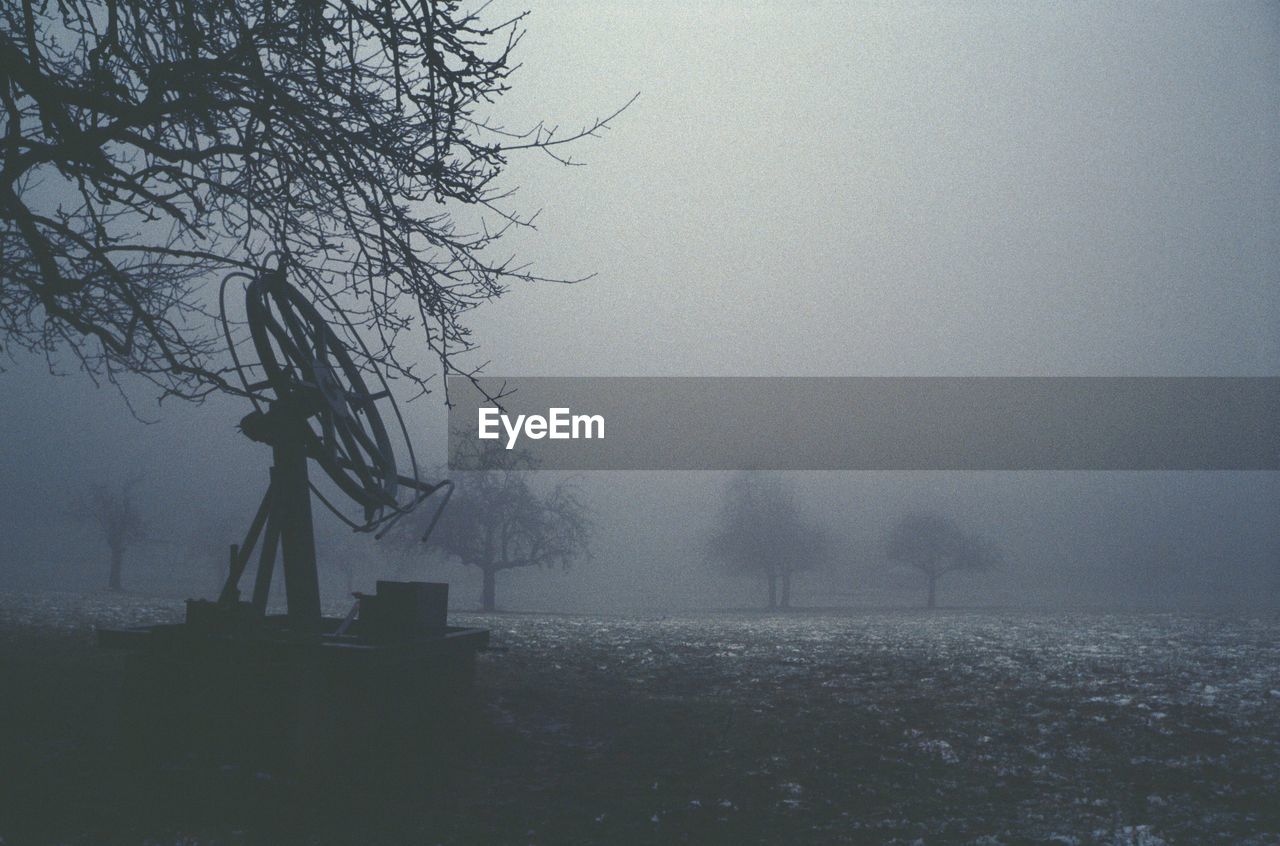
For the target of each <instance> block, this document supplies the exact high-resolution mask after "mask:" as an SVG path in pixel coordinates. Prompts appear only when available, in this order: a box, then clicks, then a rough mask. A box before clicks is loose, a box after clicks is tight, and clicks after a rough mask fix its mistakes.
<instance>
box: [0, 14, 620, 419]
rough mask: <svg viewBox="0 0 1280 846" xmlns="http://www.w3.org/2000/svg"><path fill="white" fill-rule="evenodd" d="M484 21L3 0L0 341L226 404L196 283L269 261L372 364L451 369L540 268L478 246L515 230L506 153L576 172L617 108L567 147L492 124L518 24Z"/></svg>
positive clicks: (101, 374) (216, 347)
mask: <svg viewBox="0 0 1280 846" xmlns="http://www.w3.org/2000/svg"><path fill="white" fill-rule="evenodd" d="M481 8H483V7H481ZM479 15H480V12H479V11H476V12H467V11H463V10H461V9H460V8H459V4H458V3H457V2H451V1H450V0H429V2H410V0H315V2H307V3H277V2H269V0H186V1H185V2H181V3H156V2H151V0H60V2H57V3H50V2H43V3H37V2H33V0H18V1H17V2H12V3H5V4H4V5H3V7H0V22H2V24H0V339H2V345H3V347H4V348H6V349H10V350H12V349H18V348H22V349H26V350H29V351H34V352H37V353H42V354H44V355H45V356H46V357H48V358H49V360H50V362H51V366H53V362H54V360H55V357H56V356H57V355H58V354H59V351H60V350H68V351H70V353H72V354H73V355H74V356H75V357H76V358H77V359H78V360H79V362H80V364H81V366H82V368H83V369H84V370H86V371H87V372H88V373H90V374H91V375H92V376H93V377H94V378H95V379H96V378H104V379H106V380H108V381H110V382H112V383H116V380H117V377H118V375H119V373H121V372H123V371H129V372H133V373H137V374H141V375H142V376H144V377H145V378H147V379H149V380H151V381H152V382H153V383H155V384H156V385H157V386H158V387H159V388H160V390H161V397H164V396H167V395H178V396H183V397H187V398H192V399H198V398H202V397H204V396H206V395H208V394H209V393H210V392H212V391H215V390H219V389H222V390H234V389H233V388H231V386H230V385H229V383H228V382H227V381H226V380H225V377H226V374H227V373H228V370H227V367H226V361H225V359H224V358H222V356H221V351H222V347H223V343H222V339H221V338H220V337H219V336H218V333H217V330H216V328H215V323H214V321H212V320H211V319H210V310H211V308H212V306H213V298H212V297H211V295H210V289H209V286H208V285H207V284H206V283H208V282H210V281H217V280H218V279H220V278H222V277H223V276H224V275H226V274H227V273H229V272H231V271H236V270H243V271H254V270H257V269H259V268H261V267H263V266H264V265H267V264H269V263H273V262H284V263H287V265H288V268H289V272H290V281H291V282H293V283H294V284H295V285H298V286H299V287H301V288H302V289H303V290H304V291H306V292H307V293H308V294H309V295H310V296H311V297H313V298H314V299H316V300H317V301H319V300H322V299H323V300H325V301H326V302H327V303H328V304H329V305H330V306H332V308H333V309H335V310H337V311H339V312H341V313H342V314H344V315H345V316H346V317H348V318H349V319H350V320H351V321H352V322H353V323H354V324H355V325H356V328H357V329H359V330H362V334H363V335H364V336H365V337H366V338H367V339H368V340H369V342H370V353H369V355H370V357H371V358H372V359H373V360H375V361H376V362H377V363H378V364H380V365H381V366H382V367H384V368H387V369H390V370H392V371H393V372H394V373H398V374H399V375H401V376H405V377H408V378H409V379H410V380H411V381H412V382H414V383H415V384H416V385H417V386H419V387H420V388H422V389H424V390H425V383H426V382H427V379H428V378H429V376H423V375H421V374H418V373H416V372H414V371H413V369H412V365H411V364H410V363H409V362H406V361H401V360H400V359H399V358H397V356H396V353H395V342H396V339H397V337H399V336H400V335H401V333H403V332H405V331H407V330H414V329H415V327H416V331H418V332H419V340H418V341H415V352H416V348H418V347H419V346H420V345H423V344H425V346H426V347H428V348H430V349H431V350H433V351H434V352H435V354H436V355H437V356H438V357H439V359H440V361H441V362H442V366H443V369H444V370H445V371H446V372H460V371H459V370H458V367H459V366H458V365H457V364H455V358H454V356H455V355H457V354H458V353H460V352H465V351H467V350H469V349H471V348H472V347H473V341H472V339H471V337H470V334H469V332H468V330H467V328H466V327H465V326H464V325H463V324H462V322H461V316H462V315H463V314H464V313H465V312H466V311H468V310H469V309H471V308H473V307H474V306H476V305H478V304H480V303H481V302H484V301H486V300H488V299H491V298H493V297H496V296H498V295H500V294H501V293H502V292H503V291H504V290H505V289H506V287H507V285H508V284H509V283H511V282H513V281H519V280H534V279H540V278H543V277H540V276H538V275H536V274H535V273H533V272H532V271H530V270H529V269H528V268H527V267H526V266H524V265H521V264H518V263H516V262H515V261H514V260H513V259H511V258H509V257H495V256H494V254H493V250H492V249H491V248H492V247H493V246H494V244H495V242H496V241H498V239H500V238H501V237H502V235H503V234H504V233H505V232H507V231H509V230H510V229H511V228H512V227H524V226H528V225H530V223H531V220H532V218H531V217H529V216H522V215H521V214H520V213H518V212H517V211H515V210H513V209H512V208H511V207H510V204H509V198H510V195H511V193H512V192H513V189H512V188H511V187H510V186H502V185H501V184H500V176H501V175H502V174H503V172H504V169H505V167H506V166H507V163H508V157H509V156H510V155H512V154H513V153H516V152H518V151H524V150H540V151H543V152H546V153H548V154H550V155H551V156H553V157H554V158H556V159H557V160H560V161H562V162H564V163H566V164H574V163H575V162H573V161H572V160H571V159H569V158H567V157H566V155H565V154H564V153H563V152H561V151H563V150H565V147H564V146H563V145H565V144H569V143H571V142H573V141H575V140H578V139H582V138H585V137H587V136H592V135H596V134H597V133H599V132H600V131H601V130H603V129H604V128H605V127H606V126H607V125H608V123H609V121H610V119H611V118H612V117H613V115H610V116H609V117H606V118H603V119H598V120H595V121H593V122H590V123H588V124H587V125H586V126H584V127H583V128H582V129H580V130H577V131H573V132H567V133H560V132H558V131H557V129H556V128H555V127H553V126H549V125H546V124H538V125H535V126H533V127H531V128H529V129H528V130H527V131H519V132H514V131H511V130H508V129H506V128H504V127H502V126H501V125H500V124H498V123H496V122H493V119H492V116H491V115H490V113H489V112H490V109H491V107H492V106H491V104H492V103H493V101H494V100H495V99H496V98H498V97H499V96H500V95H501V94H503V93H504V92H505V91H506V90H507V89H508V83H509V77H510V75H511V73H512V71H513V70H514V68H515V67H516V65H515V64H514V63H513V60H512V51H513V49H514V48H515V47H516V45H517V44H518V42H519V41H520V38H521V34H522V31H523V30H522V28H521V27H522V18H523V16H517V17H515V18H513V19H511V20H506V21H496V22H488V21H487V20H484V19H482V18H481V17H480V16H479ZM623 108H625V106H624V107H623ZM619 111H621V109H620V110H619ZM616 114H617V112H615V113H614V115H616ZM464 212H465V214H463V213H464ZM561 281H566V280H561Z"/></svg>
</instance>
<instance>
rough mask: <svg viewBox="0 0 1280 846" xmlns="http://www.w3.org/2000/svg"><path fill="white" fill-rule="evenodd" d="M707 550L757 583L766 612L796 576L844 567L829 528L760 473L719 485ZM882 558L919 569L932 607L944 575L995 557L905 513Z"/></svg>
mask: <svg viewBox="0 0 1280 846" xmlns="http://www.w3.org/2000/svg"><path fill="white" fill-rule="evenodd" d="M706 552H707V557H708V558H709V559H710V560H711V561H712V562H713V563H715V564H717V565H719V566H721V567H723V568H724V569H726V570H727V571H728V572H731V573H734V574H736V575H743V576H753V577H757V578H760V579H761V580H762V581H763V582H764V584H765V586H766V589H767V591H768V602H767V607H768V608H769V609H777V608H790V607H791V595H792V579H793V576H794V575H795V574H797V573H800V572H803V571H805V570H812V569H816V568H819V567H829V566H831V565H833V564H835V565H839V564H840V563H850V562H841V560H840V558H841V556H840V555H839V554H838V552H837V551H836V550H835V549H834V548H833V545H832V543H831V540H830V534H829V532H828V530H827V529H826V528H825V527H824V526H822V525H820V524H818V523H817V522H815V521H813V520H812V519H810V518H809V517H807V516H806V515H805V513H804V511H803V509H802V508H801V506H800V504H799V500H798V498H797V496H796V491H795V489H794V487H793V486H791V485H789V484H787V482H786V481H784V480H783V479H782V477H780V476H777V475H772V474H767V473H760V472H743V473H739V474H736V475H735V476H734V477H733V478H731V479H730V480H729V482H728V483H727V484H726V485H725V489H724V494H723V503H722V505H721V507H720V510H719V512H718V513H717V514H716V516H715V519H714V523H713V527H712V529H711V531H710V532H709V534H708V536H707V540H706ZM884 559H885V560H886V561H888V562H892V563H898V564H906V565H909V566H911V567H913V568H915V569H916V570H919V571H920V572H921V573H922V574H923V575H924V577H925V580H926V585H927V591H928V593H927V599H926V603H925V604H926V606H927V607H929V608H935V607H937V586H938V580H939V579H940V578H941V577H942V576H943V575H945V574H947V573H950V572H955V571H965V570H968V571H982V570H988V569H991V568H993V567H995V566H996V565H998V564H999V563H1000V561H1001V555H1000V551H999V549H998V548H997V547H996V545H995V544H994V543H993V542H992V541H990V540H988V539H987V538H985V537H982V536H980V535H977V534H973V533H970V532H965V531H963V530H961V528H960V527H959V526H958V525H957V524H956V522H955V521H954V520H952V519H951V518H949V517H946V516H944V515H941V514H936V513H932V512H922V513H911V514H906V515H904V516H903V517H902V518H901V519H900V520H899V521H898V522H896V523H895V524H894V525H893V527H892V529H891V530H890V532H889V534H888V537H887V539H886V542H885V546H884Z"/></svg>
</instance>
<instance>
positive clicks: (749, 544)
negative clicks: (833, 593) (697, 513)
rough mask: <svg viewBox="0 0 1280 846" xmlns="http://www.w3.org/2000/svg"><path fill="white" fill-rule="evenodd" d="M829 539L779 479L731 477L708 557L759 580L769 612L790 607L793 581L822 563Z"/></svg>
mask: <svg viewBox="0 0 1280 846" xmlns="http://www.w3.org/2000/svg"><path fill="white" fill-rule="evenodd" d="M825 548H826V537H825V534H824V533H823V532H822V530H821V529H819V528H818V527H817V526H815V525H813V524H812V523H809V522H808V521H806V520H805V519H804V517H803V515H802V514H801V511H800V507H799V504H798V503H797V502H796V497H795V492H794V491H793V490H792V489H791V488H790V487H789V486H788V485H786V484H785V483H784V482H783V481H782V480H781V479H780V478H778V477H777V476H770V475H766V474H763V473H757V472H744V473H740V474H738V475H736V476H734V477H733V479H731V480H730V482H729V484H728V485H727V486H726V488H725V491H724V501H723V504H722V506H721V509H720V513H719V515H718V516H717V518H716V523H715V525H714V527H713V529H712V531H711V534H710V537H709V538H708V541H707V552H708V557H710V558H711V559H712V560H713V561H715V562H717V563H719V564H720V565H722V566H724V567H726V568H727V569H728V570H729V571H730V572H733V573H739V574H747V575H755V576H760V577H762V578H763V579H764V581H765V583H766V584H767V585H768V589H769V606H768V607H769V608H770V609H774V608H789V607H791V577H792V575H793V574H794V573H796V572H798V571H800V570H807V569H809V568H811V567H813V566H815V565H816V564H817V563H818V559H819V557H820V556H821V555H822V553H823V552H824V550H825Z"/></svg>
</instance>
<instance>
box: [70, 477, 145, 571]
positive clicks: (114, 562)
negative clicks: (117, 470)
mask: <svg viewBox="0 0 1280 846" xmlns="http://www.w3.org/2000/svg"><path fill="white" fill-rule="evenodd" d="M141 482H142V477H141V476H140V475H136V476H131V477H130V478H129V480H128V481H126V482H125V483H124V484H122V485H121V486H120V487H118V488H113V487H111V486H110V485H107V484H97V485H94V486H93V487H91V488H90V489H89V492H88V495H87V496H86V497H85V499H84V500H83V502H82V503H81V506H80V508H79V512H80V513H81V515H82V516H84V517H87V518H89V519H91V520H93V522H94V523H95V524H96V525H97V527H98V529H99V530H100V531H101V532H102V537H103V540H105V541H106V542H107V549H109V550H110V551H111V570H110V575H109V576H108V577H107V587H108V588H109V589H110V590H123V589H124V586H123V582H122V580H121V573H122V571H123V569H124V556H125V553H127V552H128V551H129V548H130V547H132V546H133V545H135V544H137V543H139V542H140V541H143V540H145V539H146V535H145V526H144V523H143V520H142V515H141V514H140V513H139V511H138V508H137V505H136V504H135V502H134V498H133V491H134V489H135V488H136V487H137V486H138V485H139V484H140V483H141Z"/></svg>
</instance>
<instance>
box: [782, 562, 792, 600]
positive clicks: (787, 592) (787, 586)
mask: <svg viewBox="0 0 1280 846" xmlns="http://www.w3.org/2000/svg"><path fill="white" fill-rule="evenodd" d="M781 605H782V607H783V608H790V607H791V571H790V570H783V571H782V602H781Z"/></svg>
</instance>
